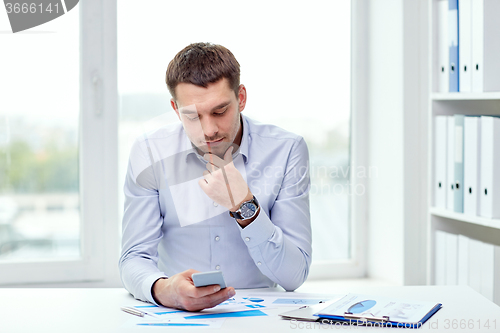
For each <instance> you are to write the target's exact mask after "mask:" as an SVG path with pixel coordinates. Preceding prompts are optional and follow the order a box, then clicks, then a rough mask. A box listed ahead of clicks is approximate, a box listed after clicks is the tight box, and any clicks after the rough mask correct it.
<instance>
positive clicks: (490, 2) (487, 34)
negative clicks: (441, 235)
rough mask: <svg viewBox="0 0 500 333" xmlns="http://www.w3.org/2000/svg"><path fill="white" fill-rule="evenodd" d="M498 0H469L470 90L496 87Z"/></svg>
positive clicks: (499, 73) (499, 80)
mask: <svg viewBox="0 0 500 333" xmlns="http://www.w3.org/2000/svg"><path fill="white" fill-rule="evenodd" d="M498 13H500V1H497V0H473V1H472V65H473V68H472V70H473V71H472V91H474V92H483V91H485V92H490V91H500V62H499V61H498V59H500V43H499V42H498V31H500V20H499V19H498Z"/></svg>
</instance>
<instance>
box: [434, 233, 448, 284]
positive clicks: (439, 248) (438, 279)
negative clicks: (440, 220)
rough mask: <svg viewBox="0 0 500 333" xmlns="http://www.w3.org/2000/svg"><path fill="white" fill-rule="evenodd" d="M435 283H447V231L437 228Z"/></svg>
mask: <svg viewBox="0 0 500 333" xmlns="http://www.w3.org/2000/svg"><path fill="white" fill-rule="evenodd" d="M434 253H435V257H434V258H435V261H434V284H435V285H437V286H444V285H446V232H444V231H441V230H436V233H435V241H434Z"/></svg>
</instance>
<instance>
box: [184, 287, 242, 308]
mask: <svg viewBox="0 0 500 333" xmlns="http://www.w3.org/2000/svg"><path fill="white" fill-rule="evenodd" d="M209 287H213V286H207V287H203V288H209ZM198 289H200V288H198ZM235 293H236V292H235V291H234V288H232V287H228V288H225V289H222V290H219V291H218V292H216V293H212V294H209V295H206V296H203V297H199V298H196V297H187V298H185V299H184V300H183V306H184V308H185V309H186V310H188V311H199V310H202V309H207V308H212V307H214V306H216V305H217V304H220V303H222V302H224V301H225V300H227V299H229V298H231V297H233V296H234V295H235Z"/></svg>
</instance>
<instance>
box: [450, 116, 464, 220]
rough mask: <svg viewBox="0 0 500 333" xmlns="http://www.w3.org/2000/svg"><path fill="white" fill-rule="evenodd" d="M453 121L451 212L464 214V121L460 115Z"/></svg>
mask: <svg viewBox="0 0 500 333" xmlns="http://www.w3.org/2000/svg"><path fill="white" fill-rule="evenodd" d="M454 119H455V129H454V134H455V147H454V150H455V154H454V155H455V167H454V171H455V174H454V180H455V190H454V195H453V196H454V199H453V202H454V204H453V210H454V211H455V212H457V213H463V212H464V119H465V116H464V115H461V114H456V115H454Z"/></svg>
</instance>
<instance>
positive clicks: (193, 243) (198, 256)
mask: <svg viewBox="0 0 500 333" xmlns="http://www.w3.org/2000/svg"><path fill="white" fill-rule="evenodd" d="M242 124H243V136H242V140H241V146H240V147H239V149H238V150H236V152H235V153H234V154H233V160H234V164H235V166H236V168H237V169H238V170H239V171H240V172H241V173H242V175H243V177H244V178H245V179H246V181H247V184H248V187H249V188H250V190H251V191H252V193H253V194H254V196H255V197H256V198H257V200H258V202H259V205H260V209H261V210H260V213H259V215H258V217H257V218H256V219H255V220H254V221H253V222H252V223H250V224H249V225H248V226H247V227H245V228H241V227H240V225H239V224H238V223H237V222H236V220H234V219H233V218H232V217H230V216H229V213H228V210H227V209H226V208H224V207H222V206H220V205H217V203H214V202H213V201H212V200H211V199H210V198H209V197H208V196H207V195H206V194H205V193H204V192H203V191H202V190H201V188H200V187H199V185H198V180H199V179H201V177H203V171H204V170H206V167H205V165H206V161H205V160H204V159H203V157H202V156H200V155H199V154H198V153H197V152H196V150H195V149H194V148H193V146H192V144H191V142H190V141H189V139H188V137H187V135H186V133H185V132H184V129H183V127H182V124H181V123H180V122H179V123H178V124H175V125H171V126H167V127H163V128H161V129H159V130H156V131H154V132H151V133H148V134H147V135H144V136H143V137H141V138H139V139H137V140H136V142H135V143H134V145H133V147H132V150H131V153H130V160H129V165H128V171H127V176H126V180H125V186H124V192H125V211H124V216H123V238H122V254H121V257H120V262H119V267H120V274H121V278H122V281H123V284H124V286H125V288H126V289H127V290H128V291H129V292H130V293H131V294H132V295H134V296H135V297H136V298H138V299H141V300H145V301H149V302H152V303H155V301H154V299H153V297H152V295H151V287H152V286H153V284H154V282H155V281H156V280H158V279H159V278H162V277H169V276H172V275H174V274H177V273H180V272H182V271H185V270H187V269H190V268H193V269H196V270H198V271H201V272H206V271H213V270H221V271H222V272H223V274H224V278H225V280H226V283H227V285H228V286H232V287H234V288H261V287H274V286H276V284H279V285H281V286H282V287H283V288H285V289H286V290H294V289H296V288H298V287H299V286H300V285H301V284H302V283H303V282H304V281H305V280H306V278H307V275H308V273H309V267H310V265H311V254H312V253H311V252H312V248H311V224H310V213H309V188H310V179H309V155H308V150H307V145H306V143H305V141H304V139H303V138H302V137H300V136H298V135H296V134H293V133H290V132H287V131H285V130H283V129H281V128H279V127H277V126H273V125H267V124H261V123H258V122H256V121H253V120H251V119H250V118H248V117H243V116H242Z"/></svg>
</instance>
